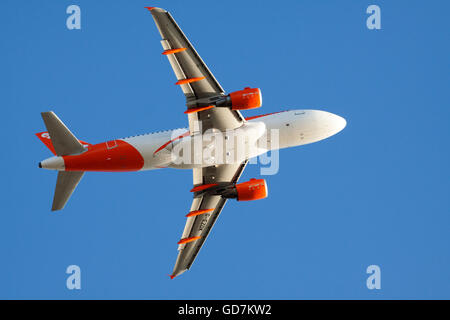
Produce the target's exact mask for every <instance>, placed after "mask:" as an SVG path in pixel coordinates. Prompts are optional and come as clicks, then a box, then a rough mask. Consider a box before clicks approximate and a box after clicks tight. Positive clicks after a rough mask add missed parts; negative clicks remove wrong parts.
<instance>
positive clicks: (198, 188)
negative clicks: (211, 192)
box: [191, 183, 218, 192]
mask: <svg viewBox="0 0 450 320" xmlns="http://www.w3.org/2000/svg"><path fill="white" fill-rule="evenodd" d="M217 185H218V184H217V183H210V184H202V185H200V186H196V187H193V188H192V189H191V192H198V191H202V190H206V189H209V188H211V187H215V186H217Z"/></svg>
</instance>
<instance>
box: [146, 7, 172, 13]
mask: <svg viewBox="0 0 450 320" xmlns="http://www.w3.org/2000/svg"><path fill="white" fill-rule="evenodd" d="M144 8H146V9H148V11H150V12H152V11H153V10H155V11H157V12H167V11H166V10H164V9H163V8H158V7H144Z"/></svg>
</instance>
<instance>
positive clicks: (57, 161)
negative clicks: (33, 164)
mask: <svg viewBox="0 0 450 320" xmlns="http://www.w3.org/2000/svg"><path fill="white" fill-rule="evenodd" d="M39 168H44V169H51V170H64V168H65V167H64V159H63V158H62V157H51V158H48V159H45V160H44V161H42V162H39Z"/></svg>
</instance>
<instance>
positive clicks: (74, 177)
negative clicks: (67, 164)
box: [52, 171, 84, 211]
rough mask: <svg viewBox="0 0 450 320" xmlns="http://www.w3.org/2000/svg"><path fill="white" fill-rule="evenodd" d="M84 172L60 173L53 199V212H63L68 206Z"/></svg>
mask: <svg viewBox="0 0 450 320" xmlns="http://www.w3.org/2000/svg"><path fill="white" fill-rule="evenodd" d="M83 174H84V172H76V171H59V172H58V179H57V180H56V188H55V195H54V197H53V205H52V211H56V210H61V209H62V208H64V206H65V205H66V203H67V201H68V200H69V198H70V196H71V195H72V193H73V191H74V190H75V188H76V187H77V185H78V183H79V182H80V180H81V178H82V177H83Z"/></svg>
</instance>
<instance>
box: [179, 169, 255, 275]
mask: <svg viewBox="0 0 450 320" xmlns="http://www.w3.org/2000/svg"><path fill="white" fill-rule="evenodd" d="M246 164H247V161H244V162H243V163H240V164H224V165H220V166H217V167H215V166H211V167H206V168H200V169H193V176H194V179H193V180H194V186H200V185H206V184H212V183H221V182H232V183H236V182H237V181H238V180H239V178H240V176H241V174H242V172H243V171H244V168H245V166H246ZM226 202H227V199H225V198H222V197H221V196H217V195H209V194H207V193H203V194H201V193H200V194H197V195H196V194H194V199H193V201H192V205H191V211H190V213H189V214H188V218H187V221H186V225H185V227H184V231H183V235H182V237H181V240H180V242H179V246H178V251H179V252H178V257H177V261H176V262H175V267H174V269H173V273H172V275H171V278H174V277H176V276H178V275H180V274H182V273H183V272H185V271H186V270H188V269H189V268H190V267H191V265H192V263H193V262H194V260H195V258H196V257H197V254H198V252H199V251H200V249H201V247H202V246H203V244H204V243H205V241H206V238H207V237H208V235H209V232H210V231H211V229H212V227H213V226H214V223H215V222H216V220H217V218H218V217H219V214H220V212H221V211H222V209H223V207H224V205H225V203H226ZM183 242H184V243H183Z"/></svg>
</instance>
